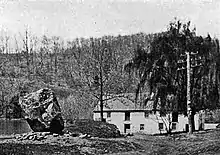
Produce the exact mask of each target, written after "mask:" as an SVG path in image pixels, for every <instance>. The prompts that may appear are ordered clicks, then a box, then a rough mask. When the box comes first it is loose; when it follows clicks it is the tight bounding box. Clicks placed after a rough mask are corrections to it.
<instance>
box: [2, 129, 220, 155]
mask: <svg viewBox="0 0 220 155" xmlns="http://www.w3.org/2000/svg"><path fill="white" fill-rule="evenodd" d="M17 136H18V135H15V137H17ZM219 137H220V130H219V129H216V130H207V131H200V132H196V133H194V134H193V135H191V136H189V135H187V134H186V133H183V134H177V135H172V136H150V135H144V134H135V135H134V136H131V137H121V138H96V137H90V136H88V135H80V136H77V137H73V136H71V135H68V134H65V135H56V134H54V135H48V136H47V137H46V138H45V139H42V140H33V139H32V140H29V139H26V140H22V139H21V140H18V138H11V139H5V140H0V152H1V155H8V154H15V155H17V154H22V155H82V154H86V155H96V154H106V155H152V154H155V155H156V154H160V155H161V154H162V155H163V154H171V155H178V154H181V155H185V154H190V155H198V154H202V155H209V154H210V155H211V154H220V138H219Z"/></svg>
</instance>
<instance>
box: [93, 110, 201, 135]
mask: <svg viewBox="0 0 220 155" xmlns="http://www.w3.org/2000/svg"><path fill="white" fill-rule="evenodd" d="M98 118H100V113H94V119H95V120H96V119H98ZM104 118H106V121H107V122H108V123H112V124H115V125H116V126H117V127H118V128H119V130H120V132H121V133H124V124H130V125H131V131H130V132H131V133H135V132H143V133H146V134H155V133H166V129H165V124H164V129H163V130H161V131H160V130H159V126H158V123H166V124H168V122H167V120H168V117H167V116H166V117H163V118H161V117H160V115H159V112H157V113H156V114H149V116H148V117H147V118H145V116H144V112H131V113H130V121H125V120H124V119H125V113H124V112H111V118H107V113H106V112H104ZM198 118H199V115H198V114H196V115H195V129H196V130H198V128H199V124H198ZM140 124H144V130H140ZM186 124H188V118H187V117H184V115H179V117H178V123H177V126H176V127H177V129H176V130H173V131H185V130H186V129H185V127H186Z"/></svg>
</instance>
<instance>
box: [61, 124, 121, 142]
mask: <svg viewBox="0 0 220 155" xmlns="http://www.w3.org/2000/svg"><path fill="white" fill-rule="evenodd" d="M64 132H72V133H82V134H88V135H91V136H92V137H99V138H116V137H121V135H120V131H119V130H118V128H117V126H115V125H114V124H109V123H106V122H100V121H93V120H76V121H75V122H74V123H73V124H69V125H67V126H66V127H65V129H64Z"/></svg>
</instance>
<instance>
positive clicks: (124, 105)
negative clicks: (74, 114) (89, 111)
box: [94, 93, 153, 112]
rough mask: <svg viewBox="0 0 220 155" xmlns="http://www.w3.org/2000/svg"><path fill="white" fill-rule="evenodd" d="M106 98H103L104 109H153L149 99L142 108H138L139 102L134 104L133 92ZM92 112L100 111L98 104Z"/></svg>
mask: <svg viewBox="0 0 220 155" xmlns="http://www.w3.org/2000/svg"><path fill="white" fill-rule="evenodd" d="M106 99H107V100H106ZM106 99H104V100H105V101H104V106H103V110H104V111H143V110H145V111H149V110H152V109H153V101H149V102H148V103H147V105H146V106H145V108H144V109H140V108H139V103H137V104H136V105H135V100H134V99H135V94H134V93H127V94H121V95H117V96H113V97H109V98H106ZM94 112H100V106H99V104H98V105H97V106H96V107H95V109H94Z"/></svg>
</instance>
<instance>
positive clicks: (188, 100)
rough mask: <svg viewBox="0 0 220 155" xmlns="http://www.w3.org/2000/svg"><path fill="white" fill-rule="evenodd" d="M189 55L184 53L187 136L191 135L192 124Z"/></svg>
mask: <svg viewBox="0 0 220 155" xmlns="http://www.w3.org/2000/svg"><path fill="white" fill-rule="evenodd" d="M190 61H191V59H190V53H189V52H186V68H187V69H186V70H187V93H186V94H187V96H186V97H187V116H188V123H189V134H192V133H193V126H192V125H193V124H192V119H191V118H192V106H191V92H190V89H191V80H190V79H191V78H190V74H191V65H190Z"/></svg>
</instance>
